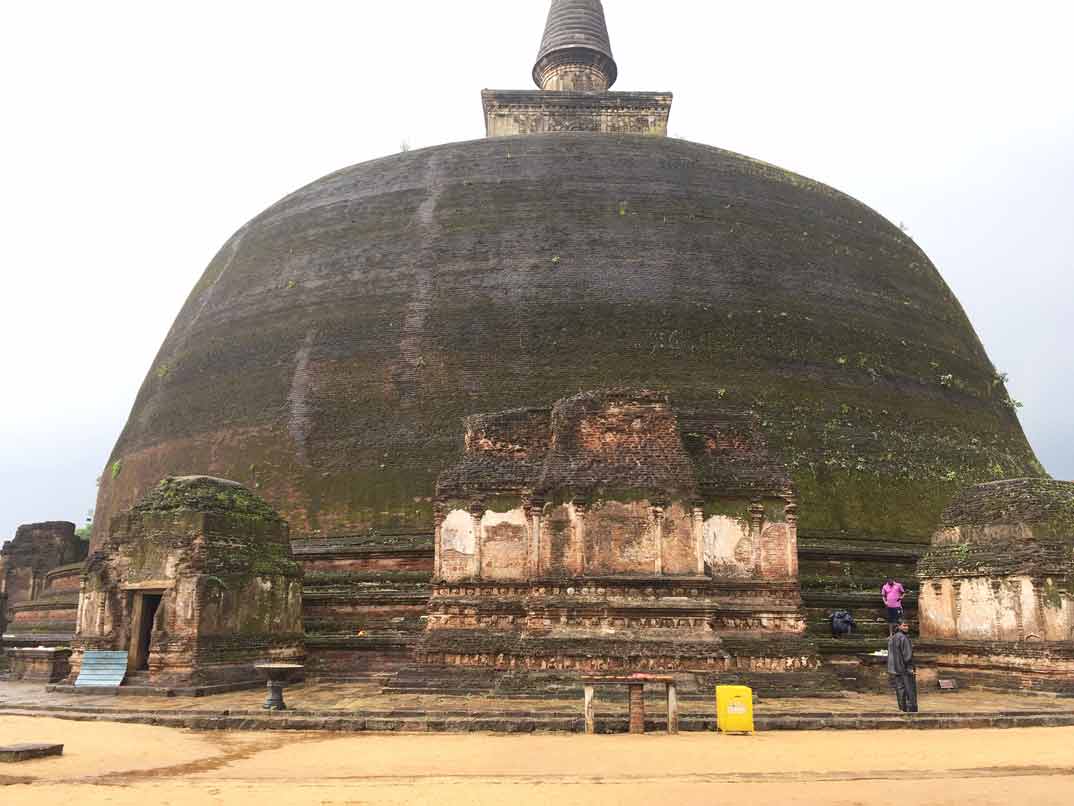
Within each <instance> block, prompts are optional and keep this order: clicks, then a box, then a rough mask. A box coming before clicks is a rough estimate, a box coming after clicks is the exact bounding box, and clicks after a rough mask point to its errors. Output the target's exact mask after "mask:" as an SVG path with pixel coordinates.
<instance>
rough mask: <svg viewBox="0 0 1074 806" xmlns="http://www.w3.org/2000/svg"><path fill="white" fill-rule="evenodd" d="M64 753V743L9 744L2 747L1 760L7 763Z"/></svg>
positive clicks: (0, 751)
mask: <svg viewBox="0 0 1074 806" xmlns="http://www.w3.org/2000/svg"><path fill="white" fill-rule="evenodd" d="M62 755H63V745H62V744H9V745H7V746H6V747H0V762H2V763H6V764H14V763H18V762H20V761H31V760H33V759H35V758H46V757H48V756H62Z"/></svg>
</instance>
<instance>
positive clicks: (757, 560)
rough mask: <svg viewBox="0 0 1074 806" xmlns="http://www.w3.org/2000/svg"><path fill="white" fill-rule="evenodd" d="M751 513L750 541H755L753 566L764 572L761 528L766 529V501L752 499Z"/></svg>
mask: <svg viewBox="0 0 1074 806" xmlns="http://www.w3.org/2000/svg"><path fill="white" fill-rule="evenodd" d="M749 513H750V542H752V543H753V567H754V569H756V570H757V571H758V572H763V569H762V568H761V565H762V563H761V557H762V556H763V554H762V552H761V530H762V529H764V503H763V502H761V501H751V502H750V505H749Z"/></svg>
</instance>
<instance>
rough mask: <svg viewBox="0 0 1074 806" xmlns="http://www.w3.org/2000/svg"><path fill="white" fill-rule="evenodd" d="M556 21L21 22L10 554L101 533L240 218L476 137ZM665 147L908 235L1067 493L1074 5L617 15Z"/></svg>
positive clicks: (468, 4)
mask: <svg viewBox="0 0 1074 806" xmlns="http://www.w3.org/2000/svg"><path fill="white" fill-rule="evenodd" d="M547 9H548V3H547V0H499V1H498V2H494V1H493V0H457V1H456V2H449V1H448V0H411V2H409V3H382V2H367V1H365V0H363V1H362V2H358V1H357V0H352V2H342V0H340V1H337V2H330V1H329V0H303V2H301V3H299V2H287V3H285V2H271V1H266V0H258V1H257V2H245V1H242V2H240V1H239V0H227V1H226V2H225V0H215V2H192V1H191V0H186V1H185V2H170V3H168V2H145V0H140V2H118V1H116V2H108V0H95V2H84V1H83V2H56V1H55V0H54V1H53V2H43V1H42V0H38V1H36V2H35V1H34V0H21V2H15V1H13V2H4V3H2V4H0V182H2V189H3V192H2V193H0V345H2V350H3V353H2V355H3V358H4V362H3V363H4V371H3V375H2V376H0V377H2V378H3V387H2V394H0V539H2V538H4V537H10V536H11V535H13V534H14V531H15V527H16V526H17V525H18V524H20V523H25V522H31V521H40V520H57V519H66V520H73V521H76V522H81V521H82V520H83V519H84V516H85V513H86V510H87V509H88V508H90V507H91V506H92V505H93V501H94V498H95V494H96V490H95V484H94V482H95V479H96V477H97V476H98V475H99V474H100V473H101V470H102V468H103V466H104V464H105V461H106V459H107V456H108V453H109V452H110V450H111V448H112V445H113V443H114V441H115V439H116V437H117V436H118V434H119V431H120V429H121V428H122V426H123V423H124V422H125V421H126V418H127V415H128V413H129V411H130V407H131V404H132V403H133V401H134V396H135V394H136V392H137V390H138V386H139V385H140V383H141V381H142V378H143V377H144V375H145V373H146V371H147V369H148V367H149V366H150V363H151V361H152V358H153V356H154V354H155V353H156V350H157V348H158V346H159V345H160V343H161V341H162V340H163V338H164V335H165V333H166V332H167V330H168V328H169V327H170V325H171V323H172V320H173V319H174V317H175V315H176V314H177V313H178V311H179V308H180V306H181V305H182V303H183V302H184V300H185V298H186V295H187V293H188V292H189V290H190V289H191V287H192V286H193V285H194V283H195V281H196V280H197V278H198V277H199V276H200V274H201V272H202V271H203V269H204V267H205V266H206V265H207V264H208V262H209V260H210V258H211V257H212V256H213V254H214V253H215V252H216V250H217V249H218V248H219V247H220V246H221V244H223V242H224V241H225V240H226V239H227V238H228V236H230V234H231V233H232V232H233V231H234V230H236V229H238V227H239V226H241V225H242V224H243V223H244V222H245V221H246V220H248V219H249V218H251V217H252V216H254V215H255V214H257V213H258V212H259V211H260V210H262V209H263V208H265V207H267V206H268V205H269V204H271V203H273V202H274V201H276V200H277V199H278V198H280V197H281V196H283V195H285V194H286V193H288V192H290V191H291V190H293V189H295V188H297V187H299V186H301V185H304V184H306V183H308V182H310V181H312V180H313V179H316V178H317V177H319V176H321V175H323V174H326V173H329V172H331V171H334V170H336V169H338V168H340V167H343V166H345V165H349V164H352V163H355V162H361V161H364V160H367V159H370V158H373V157H378V156H383V155H385V154H390V153H394V152H396V151H398V150H399V145H400V142H401V141H403V140H406V141H408V142H409V143H410V145H411V146H412V147H415V148H417V147H422V146H428V145H436V144H439V143H444V142H450V141H455V140H467V139H473V138H478V137H481V136H483V134H484V128H483V123H482V119H481V102H480V97H479V91H480V90H481V89H482V88H483V87H492V88H500V89H528V88H532V84H531V83H530V79H529V72H530V68H531V67H532V64H533V59H534V57H535V56H536V51H537V47H538V44H539V41H540V37H541V32H542V29H543V25H544V18H545V15H546V14H547ZM605 9H606V11H607V15H608V22H609V28H610V31H611V36H612V46H613V49H614V52H615V55H616V60H617V61H618V63H619V83H618V84H617V85H616V89H624V90H625V89H636V90H672V91H674V92H675V96H676V97H675V105H674V107H673V110H672V118H671V133H672V134H673V135H675V136H679V137H684V138H686V139H690V140H696V141H698V142H702V143H708V144H711V145H717V146H720V147H723V148H729V149H732V150H734V151H739V152H742V153H745V154H749V155H750V156H753V157H757V158H759V159H763V160H767V161H769V162H773V163H776V164H778V165H781V166H783V167H785V168H788V169H790V170H794V171H797V172H799V173H802V174H805V175H807V176H810V177H813V178H815V179H819V180H821V181H823V182H826V183H828V184H831V185H834V186H835V187H837V188H839V189H840V190H843V191H845V192H847V193H850V194H851V195H853V196H855V197H857V198H859V199H861V200H862V201H864V202H865V203H866V204H869V205H870V206H872V207H874V208H875V209H877V210H879V211H880V212H881V213H882V214H884V215H886V216H887V217H888V218H889V219H891V220H892V221H894V222H896V223H898V222H905V224H906V225H907V227H908V228H909V232H910V234H911V235H912V236H913V237H914V238H915V239H916V240H917V241H918V243H920V244H921V245H922V247H923V248H924V249H925V251H926V252H927V253H928V254H929V255H930V257H931V258H932V259H933V261H934V262H935V263H936V265H937V266H938V267H939V269H940V271H941V273H942V274H943V276H944V277H945V279H946V280H947V282H948V283H949V284H950V285H951V286H952V287H953V288H954V290H955V292H956V294H957V295H958V297H959V299H960V300H961V301H962V304H963V305H964V306H965V308H966V310H967V312H968V313H969V315H970V318H971V320H972V321H973V323H974V325H975V327H976V329H977V332H978V334H979V335H980V336H981V338H982V339H983V341H984V343H985V346H986V347H987V349H988V351H989V354H990V356H991V357H992V360H993V361H994V362H995V364H996V366H997V368H999V369H1000V370H1002V371H1006V372H1008V373H1009V374H1010V377H1011V382H1010V389H1011V393H1012V395H1013V396H1014V397H1016V398H1018V399H1019V400H1022V401H1023V402H1024V403H1025V408H1024V409H1022V413H1021V418H1022V422H1023V424H1024V426H1025V428H1026V431H1027V433H1028V434H1029V437H1030V440H1031V441H1032V443H1033V446H1034V448H1035V449H1036V451H1037V454H1038V456H1039V457H1040V458H1041V460H1042V461H1043V462H1044V464H1045V467H1047V468H1048V470H1049V471H1050V472H1051V473H1052V475H1054V476H1056V477H1057V478H1068V479H1069V478H1072V477H1074V418H1072V417H1071V416H1070V414H1069V411H1070V405H1071V404H1070V401H1071V399H1072V398H1074V380H1072V378H1074V350H1072V349H1071V344H1070V338H1069V336H1068V335H1067V332H1066V331H1064V330H1063V328H1064V327H1066V326H1068V319H1069V315H1070V313H1071V310H1072V299H1074V279H1072V278H1074V266H1072V265H1071V264H1072V258H1071V255H1074V222H1072V218H1074V198H1072V194H1074V91H1072V84H1074V55H1072V54H1074V48H1072V46H1071V44H1070V32H1071V31H1072V30H1074V10H1072V9H1074V5H1072V4H1068V3H1065V2H1039V1H1038V2H1032V0H1022V2H1019V3H1012V2H1002V3H1000V2H956V1H955V0H944V1H943V2H936V0H931V2H925V1H924V0H922V1H920V2H918V1H917V0H903V2H900V3H897V4H896V3H891V2H883V3H881V2H875V1H874V2H864V1H863V0H855V1H854V2H850V1H847V2H840V1H838V0H828V1H827V2H823V3H822V2H802V1H801V0H793V1H788V2H776V0H750V1H749V2H741V0H740V1H738V2H715V1H713V0H710V1H709V2H698V0H693V1H692V2H691V1H689V0H663V2H660V3H652V2H642V0H605Z"/></svg>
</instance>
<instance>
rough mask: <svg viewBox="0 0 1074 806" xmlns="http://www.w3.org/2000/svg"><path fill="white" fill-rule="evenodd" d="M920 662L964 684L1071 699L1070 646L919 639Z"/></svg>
mask: <svg viewBox="0 0 1074 806" xmlns="http://www.w3.org/2000/svg"><path fill="white" fill-rule="evenodd" d="M914 649H915V652H916V653H917V655H918V657H919V659H920V661H919V662H920V663H922V664H927V665H928V666H929V667H930V668H931V669H933V670H935V672H936V673H937V674H939V675H940V676H942V677H947V678H951V679H954V680H956V681H958V683H959V684H961V685H962V686H977V687H984V688H991V689H1003V690H1014V691H1018V690H1022V691H1037V692H1050V693H1054V694H1060V695H1065V696H1071V697H1074V644H1072V643H1070V642H1069V641H1064V642H1044V641H1024V642H1015V641H968V640H942V639H935V638H934V639H921V640H919V641H917V642H916V643H915V645H914Z"/></svg>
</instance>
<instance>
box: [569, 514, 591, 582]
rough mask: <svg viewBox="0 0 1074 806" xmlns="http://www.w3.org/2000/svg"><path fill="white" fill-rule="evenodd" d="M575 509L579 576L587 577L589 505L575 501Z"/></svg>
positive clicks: (574, 520) (575, 537)
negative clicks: (586, 526)
mask: <svg viewBox="0 0 1074 806" xmlns="http://www.w3.org/2000/svg"><path fill="white" fill-rule="evenodd" d="M571 506H572V507H573V508H574V518H573V519H572V520H573V522H574V539H575V540H577V541H578V568H577V575H578V576H584V575H585V514H586V511H587V509H588V508H589V507H588V504H587V503H586V502H585V501H580V500H579V501H573V502H571Z"/></svg>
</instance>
